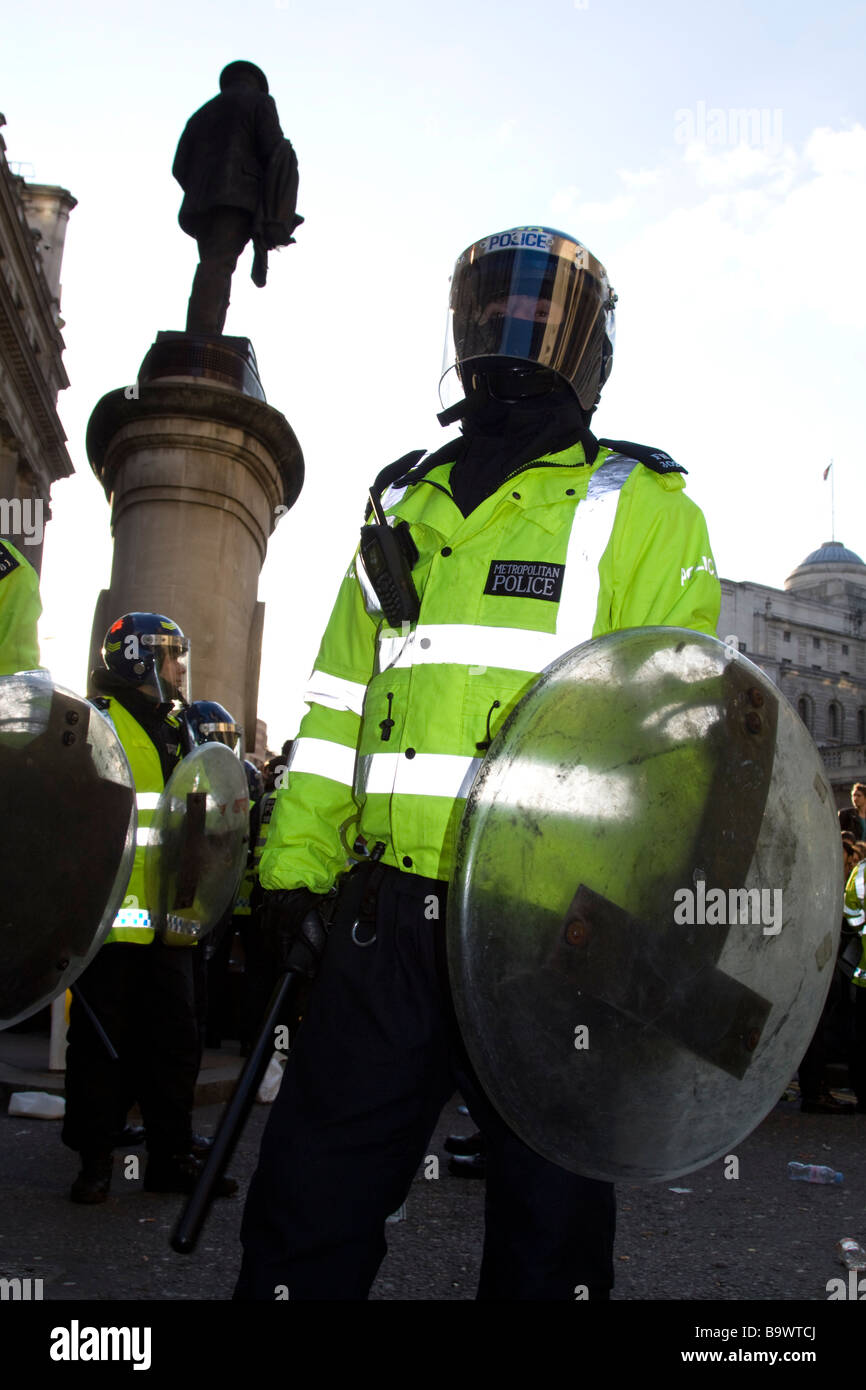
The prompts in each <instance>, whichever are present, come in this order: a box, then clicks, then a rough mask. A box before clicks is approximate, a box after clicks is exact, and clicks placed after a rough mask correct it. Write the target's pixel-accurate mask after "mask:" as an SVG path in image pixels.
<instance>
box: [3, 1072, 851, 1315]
mask: <svg viewBox="0 0 866 1390" xmlns="http://www.w3.org/2000/svg"><path fill="white" fill-rule="evenodd" d="M218 1114H219V1110H218V1108H217V1107H214V1106H211V1107H207V1108H204V1109H200V1110H198V1111H197V1112H196V1124H197V1127H198V1128H199V1129H201V1130H204V1131H205V1132H208V1131H210V1132H212V1131H213V1128H214V1127H215V1124H216V1120H217V1117H218ZM266 1117H267V1109H266V1107H262V1106H256V1107H255V1110H254V1113H253V1115H252V1117H251V1119H250V1122H249V1124H248V1127H247V1131H246V1133H245V1135H244V1136H243V1139H242V1142H241V1145H240V1147H239V1149H238V1152H237V1154H236V1157H235V1160H234V1162H233V1164H232V1170H231V1171H232V1173H233V1175H234V1176H235V1177H237V1178H238V1179H239V1180H240V1182H241V1188H242V1192H241V1196H242V1195H243V1192H244V1191H245V1189H246V1185H247V1183H248V1181H249V1178H250V1176H251V1173H252V1170H253V1167H254V1165H255V1158H256V1154H257V1151H258V1143H259V1139H260V1135H261V1131H262V1128H263V1125H264V1122H265V1119H266ZM468 1124H469V1122H468V1121H467V1120H466V1119H465V1118H464V1117H463V1116H460V1115H459V1114H458V1113H457V1110H456V1100H455V1102H453V1103H452V1105H451V1106H449V1107H448V1108H447V1109H446V1111H445V1112H444V1113H443V1116H442V1120H441V1123H440V1125H439V1128H438V1130H437V1133H436V1135H435V1136H434V1140H433V1142H432V1143H431V1146H430V1152H431V1154H436V1155H438V1157H439V1159H440V1176H439V1178H438V1179H435V1178H434V1179H426V1178H425V1177H424V1175H423V1171H422V1172H420V1173H419V1175H418V1176H417V1177H416V1180H415V1183H414V1186H413V1189H412V1192H411V1193H410V1196H409V1199H408V1204H407V1219H406V1220H405V1221H402V1222H398V1223H395V1224H390V1225H389V1226H388V1243H389V1254H388V1257H387V1259H386V1261H385V1263H384V1264H383V1266H382V1269H381V1271H380V1274H379V1278H378V1279H377V1281H376V1285H375V1287H374V1289H373V1294H372V1297H373V1299H374V1300H381V1301H395V1300H438V1301H450V1300H467V1299H472V1298H473V1297H474V1290H475V1283H476V1279H477V1273H478V1266H479V1262H480V1256H481V1239H482V1223H483V1203H484V1184H483V1183H482V1182H472V1181H460V1180H457V1179H454V1178H452V1177H450V1176H449V1175H448V1173H447V1167H446V1164H447V1155H446V1154H445V1153H444V1150H443V1149H442V1140H443V1138H444V1137H445V1135H446V1134H447V1133H449V1132H454V1131H455V1130H457V1131H460V1130H462V1131H463V1132H465V1131H466V1128H467V1125H468ZM130 1152H131V1153H135V1152H136V1151H134V1150H131V1151H130ZM736 1157H737V1159H738V1166H739V1176H738V1177H737V1178H726V1177H725V1168H726V1165H725V1163H724V1161H723V1160H719V1161H717V1162H715V1163H713V1164H711V1165H710V1166H709V1167H708V1168H704V1169H702V1170H701V1171H700V1172H698V1173H693V1174H690V1175H689V1176H688V1177H685V1178H682V1179H679V1180H677V1181H676V1182H671V1183H664V1184H660V1185H653V1186H640V1187H638V1186H630V1185H627V1184H623V1185H621V1186H620V1187H619V1190H618V1199H619V1218H618V1234H617V1244H616V1271H617V1283H616V1289H615V1292H614V1299H615V1300H629V1301H635V1300H678V1301H679V1300H697V1301H706V1300H714V1299H720V1300H726V1301H735V1300H782V1301H792V1300H800V1299H802V1300H808V1301H811V1302H814V1303H822V1304H825V1303H826V1299H827V1282H828V1280H831V1279H833V1278H837V1277H839V1276H840V1275H842V1274H843V1273H844V1272H843V1270H842V1268H841V1266H840V1265H839V1264H838V1263H837V1261H836V1255H835V1245H836V1242H837V1241H838V1240H839V1239H840V1238H841V1237H842V1236H846V1235H852V1236H854V1237H856V1238H857V1239H859V1240H860V1241H861V1242H862V1243H863V1244H864V1245H866V1116H863V1115H857V1116H853V1117H846V1118H837V1117H832V1118H831V1117H824V1116H811V1115H809V1116H807V1115H802V1114H801V1113H800V1112H799V1108H798V1107H797V1105H796V1104H794V1103H782V1104H780V1105H778V1106H777V1107H776V1108H775V1109H774V1110H773V1111H772V1112H771V1114H770V1115H769V1116H768V1117H767V1119H766V1120H765V1121H764V1122H763V1124H761V1125H760V1126H759V1128H758V1129H757V1130H756V1131H755V1133H754V1134H753V1135H751V1136H750V1137H749V1138H748V1139H747V1140H745V1141H744V1142H743V1143H741V1144H739V1145H738V1146H737V1148H736ZM789 1159H799V1160H801V1161H803V1162H815V1163H826V1164H829V1165H831V1166H833V1167H835V1168H838V1169H840V1170H841V1171H842V1172H843V1173H844V1175H845V1179H844V1182H843V1183H842V1184H841V1185H840V1186H835V1187H822V1186H812V1185H808V1184H805V1183H794V1182H791V1181H790V1180H789V1179H788V1176H787V1170H786V1165H787V1163H788V1160H789ZM142 1166H143V1165H142ZM429 1166H430V1165H428V1167H429ZM733 1166H734V1165H731V1164H728V1165H727V1167H728V1169H729V1170H730V1169H731V1168H733ZM120 1167H121V1165H116V1173H117V1172H119V1171H120ZM76 1171H77V1159H76V1156H75V1155H73V1154H72V1153H70V1152H68V1151H67V1150H65V1149H64V1148H63V1146H62V1145H61V1143H60V1126H59V1124H58V1123H57V1122H52V1121H40V1120H30V1119H26V1120H25V1119H20V1118H16V1117H13V1116H9V1115H3V1116H0V1275H3V1276H5V1277H7V1278H13V1277H19V1278H26V1277H28V1276H29V1277H31V1278H37V1277H40V1278H42V1280H43V1288H44V1298H45V1299H46V1300H56V1301H62V1300H66V1301H70V1302H72V1301H75V1302H83V1303H85V1304H92V1303H94V1302H95V1301H97V1300H105V1299H123V1300H172V1301H174V1302H177V1301H178V1300H193V1299H195V1300H221V1299H228V1298H229V1297H230V1295H231V1291H232V1287H233V1283H234V1278H235V1274H236V1271H237V1267H238V1260H239V1244H238V1228H239V1224H240V1216H241V1206H242V1203H241V1200H240V1199H239V1198H234V1199H229V1200H224V1201H221V1202H218V1203H217V1204H216V1205H215V1206H214V1208H213V1210H212V1213H211V1217H210V1220H209V1223H208V1225H207V1227H206V1229H205V1232H204V1234H203V1237H202V1239H201V1242H200V1245H199V1249H198V1250H197V1251H196V1253H195V1254H194V1255H192V1256H186V1257H184V1256H179V1255H176V1254H174V1253H173V1252H172V1251H171V1250H170V1249H169V1247H168V1238H169V1234H170V1231H171V1228H172V1225H173V1223H174V1220H175V1219H176V1216H177V1214H178V1211H179V1210H180V1207H181V1205H182V1198H180V1197H174V1196H157V1195H151V1194H148V1193H144V1192H142V1191H141V1182H140V1179H139V1180H134V1179H132V1180H125V1179H123V1178H122V1177H120V1176H116V1177H115V1181H114V1186H113V1191H112V1196H111V1199H110V1200H109V1202H108V1203H107V1204H106V1205H105V1206H102V1207H95V1208H89V1207H78V1206H74V1205H73V1204H72V1203H71V1202H69V1201H68V1199H67V1195H66V1194H67V1190H68V1187H69V1184H70V1183H71V1181H72V1179H73V1177H74V1176H75V1173H76ZM675 1187H681V1188H686V1189H688V1191H685V1192H674V1191H672V1190H671V1189H672V1188H675ZM798 1320H799V1321H803V1317H802V1315H801V1316H800V1317H799V1319H798Z"/></svg>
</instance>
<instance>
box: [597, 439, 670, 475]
mask: <svg viewBox="0 0 866 1390" xmlns="http://www.w3.org/2000/svg"><path fill="white" fill-rule="evenodd" d="M598 442H599V444H601V445H602V446H603V447H604V448H605V449H613V450H615V452H616V453H618V454H625V456H626V458H630V459H637V461H638V463H642V464H643V465H644V467H645V468H651V469H652V471H653V472H654V473H688V469H687V468H683V466H682V464H680V463H677V462H676V461H675V460H674V459H672V458H671V456H670V454H666V453H665V451H664V449H653V448H652V447H651V446H650V445H649V444H632V443H631V441H630V440H628V439H600V440H599V441H598Z"/></svg>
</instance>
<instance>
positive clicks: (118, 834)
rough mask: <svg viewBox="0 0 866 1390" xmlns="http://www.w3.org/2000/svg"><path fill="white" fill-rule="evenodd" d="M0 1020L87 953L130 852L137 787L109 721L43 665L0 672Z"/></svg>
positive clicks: (55, 987) (100, 934) (58, 984)
mask: <svg viewBox="0 0 866 1390" xmlns="http://www.w3.org/2000/svg"><path fill="white" fill-rule="evenodd" d="M0 798H2V816H0V821H2V829H0V894H2V897H0V1028H7V1027H9V1026H10V1025H11V1024H13V1023H17V1022H18V1021H19V1020H20V1019H23V1018H27V1016H28V1015H29V1014H32V1013H35V1012H36V1011H37V1010H38V1009H41V1008H42V1007H43V1006H44V1005H45V1004H47V1003H48V1002H49V1001H50V1000H51V999H53V998H55V996H56V995H58V994H60V993H61V992H62V991H63V990H64V989H67V988H68V987H69V986H70V985H71V984H72V983H73V981H74V980H76V979H77V977H78V976H79V975H80V974H81V972H82V971H83V970H84V968H85V967H86V966H87V965H88V964H89V962H90V961H91V960H92V958H93V956H94V955H95V954H96V952H97V951H98V949H99V947H100V946H101V945H102V943H103V941H104V940H105V937H106V935H107V934H108V931H109V928H110V927H111V923H112V921H113V920H114V916H115V913H116V912H117V910H118V908H119V907H120V905H121V903H122V901H123V895H124V892H125V891H126V885H127V883H128V882H129V876H130V873H131V871H132V861H133V856H134V854H135V832H136V820H137V817H136V807H135V787H134V783H133V780H132V773H131V771H130V767H129V763H128V762H127V760H126V754H125V753H124V751H123V747H122V745H121V743H120V740H119V739H118V737H117V735H116V733H115V732H114V729H113V728H112V726H111V724H110V723H109V721H108V720H107V719H105V718H104V717H103V716H102V715H101V714H100V713H99V712H98V710H96V709H94V708H93V706H92V705H90V704H88V703H87V701H86V700H82V699H80V698H79V697H78V696H77V695H73V694H72V693H71V691H68V690H63V689H61V688H60V687H59V686H56V685H54V684H53V683H52V681H51V678H50V676H49V675H48V673H47V672H36V671H27V672H22V673H21V674H19V675H13V676H4V677H3V678H2V679H0Z"/></svg>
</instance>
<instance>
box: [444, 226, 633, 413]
mask: <svg viewBox="0 0 866 1390" xmlns="http://www.w3.org/2000/svg"><path fill="white" fill-rule="evenodd" d="M615 303H616V295H615V294H614V293H613V290H612V289H611V287H610V284H609V282H608V278H607V272H606V271H605V268H604V266H603V265H602V264H601V262H600V261H597V260H596V259H595V257H594V256H593V255H592V253H591V252H590V251H588V250H587V248H586V247H585V246H583V245H581V243H580V242H579V241H577V240H576V239H575V238H574V237H571V236H568V235H567V234H566V233H564V232H557V231H554V230H553V229H552V228H550V227H514V228H512V229H511V230H509V231H506V232H497V233H496V234H495V235H493V236H488V237H483V238H482V239H481V240H480V241H476V242H474V243H473V244H472V245H471V246H469V247H467V249H466V250H465V251H464V252H463V254H462V255H461V256H460V257H458V260H457V264H456V266H455V267H454V274H453V276H452V278H451V297H450V302H449V315H448V323H449V328H448V336H447V341H446V347H445V359H444V362H443V375H442V382H441V383H440V395H441V396H442V399H443V403H444V404H450V400H453V399H454V397H455V396H456V395H459V394H460V393H461V392H462V393H463V394H464V395H465V396H466V397H471V396H472V394H473V392H478V391H479V390H483V391H485V392H486V394H488V395H490V396H493V397H495V398H497V399H500V400H522V399H527V398H529V397H532V396H538V395H544V394H547V393H550V392H552V391H556V390H559V389H561V387H562V385H563V384H566V385H567V386H569V387H570V388H571V390H572V391H573V392H574V394H575V396H576V397H577V399H578V401H579V403H580V406H581V409H582V410H583V412H584V415H585V417H586V419H588V418H589V416H590V415H591V414H592V412H593V410H594V409H595V407H596V405H597V404H598V401H599V397H600V395H601V389H602V387H603V386H604V383H605V382H606V381H607V378H608V376H609V375H610V369H611V365H612V362H613V345H614V304H615ZM446 397H449V398H450V399H449V400H448V401H446ZM458 413H459V412H458V409H457V407H456V406H455V407H454V409H453V410H452V411H446V415H448V416H450V417H451V418H455V416H457V415H458ZM441 418H442V417H441V416H440V419H441ZM443 423H444V421H443Z"/></svg>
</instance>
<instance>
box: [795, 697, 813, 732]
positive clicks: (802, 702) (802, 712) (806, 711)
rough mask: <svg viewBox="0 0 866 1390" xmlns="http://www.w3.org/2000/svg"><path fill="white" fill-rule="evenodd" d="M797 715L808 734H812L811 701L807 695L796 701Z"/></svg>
mask: <svg viewBox="0 0 866 1390" xmlns="http://www.w3.org/2000/svg"><path fill="white" fill-rule="evenodd" d="M797 713H798V714H799V716H800V718H801V719H802V721H803V723H804V724H805V725H806V728H807V729H808V730H809V733H811V732H812V701H811V700H810V699H809V697H808V695H801V696H800V698H799V700H798V701H797Z"/></svg>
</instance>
